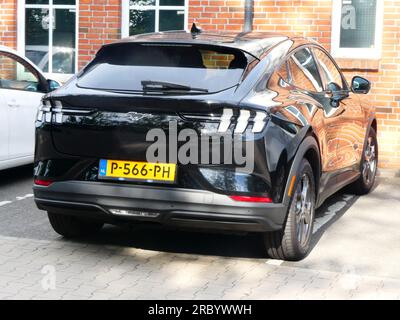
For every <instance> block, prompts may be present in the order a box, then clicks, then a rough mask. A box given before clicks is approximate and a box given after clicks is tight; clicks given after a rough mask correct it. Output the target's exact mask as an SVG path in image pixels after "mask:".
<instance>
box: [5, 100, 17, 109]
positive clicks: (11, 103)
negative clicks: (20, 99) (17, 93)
mask: <svg viewBox="0 0 400 320" xmlns="http://www.w3.org/2000/svg"><path fill="white" fill-rule="evenodd" d="M7 105H8V106H9V107H10V108H19V106H20V105H19V104H18V103H17V101H16V100H14V99H13V100H10V101H8V102H7Z"/></svg>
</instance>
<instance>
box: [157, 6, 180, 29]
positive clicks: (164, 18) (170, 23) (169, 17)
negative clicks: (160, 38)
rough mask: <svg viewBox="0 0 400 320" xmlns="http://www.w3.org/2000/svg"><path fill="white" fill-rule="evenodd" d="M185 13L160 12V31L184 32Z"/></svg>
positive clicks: (175, 11)
mask: <svg viewBox="0 0 400 320" xmlns="http://www.w3.org/2000/svg"><path fill="white" fill-rule="evenodd" d="M184 18H185V11H183V10H160V31H167V30H183V29H184V24H185V21H184V20H185V19H184Z"/></svg>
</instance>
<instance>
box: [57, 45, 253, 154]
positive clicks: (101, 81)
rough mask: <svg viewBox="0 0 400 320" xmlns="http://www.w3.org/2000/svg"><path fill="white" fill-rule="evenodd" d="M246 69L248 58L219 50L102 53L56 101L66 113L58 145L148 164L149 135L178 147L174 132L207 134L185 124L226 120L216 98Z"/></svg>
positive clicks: (144, 48)
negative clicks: (157, 133) (159, 136)
mask: <svg viewBox="0 0 400 320" xmlns="http://www.w3.org/2000/svg"><path fill="white" fill-rule="evenodd" d="M246 66H247V59H246V57H245V55H244V53H242V52H241V51H239V50H237V49H228V48H221V47H218V46H200V45H199V46H197V45H191V44H162V45H160V44H152V43H143V44H140V43H139V44H137V43H124V44H118V45H111V46H108V47H103V49H101V51H100V52H99V53H98V54H97V56H96V58H95V60H94V61H93V62H92V63H91V64H89V65H88V67H87V68H86V70H85V71H84V72H83V74H81V75H80V77H79V78H77V79H76V82H72V83H70V84H69V86H68V87H65V90H62V89H61V90H60V91H59V92H58V96H57V97H54V98H53V99H55V100H56V101H52V102H53V105H56V104H57V103H58V104H59V105H60V106H62V111H61V112H62V116H61V115H60V114H59V115H58V117H57V116H56V117H53V128H52V136H53V142H54V146H55V148H56V149H57V150H58V151H59V152H60V153H64V154H70V155H77V156H82V157H91V158H103V159H121V160H130V159H132V160H138V161H145V160H146V150H147V148H148V146H149V145H151V144H152V141H146V136H147V133H148V132H149V131H150V130H151V129H159V130H162V131H163V132H166V133H168V134H167V135H169V134H171V135H170V137H171V139H166V142H165V143H166V144H168V143H169V140H171V141H174V140H176V137H174V135H176V132H177V130H178V131H180V130H181V129H183V128H194V129H195V130H204V129H209V128H202V127H201V125H198V124H196V122H194V121H186V120H185V119H187V118H189V117H190V116H194V117H195V116H196V115H197V117H199V116H202V117H203V118H204V117H213V116H214V117H215V116H217V115H218V112H219V113H222V109H223V107H225V106H224V105H222V104H221V103H220V102H215V101H213V98H212V97H213V95H212V94H214V93H216V92H221V91H228V90H230V91H231V92H232V91H233V90H234V87H235V86H236V85H237V84H238V83H239V82H240V79H241V76H242V74H243V72H244V69H245V68H246ZM63 93H64V94H63ZM58 109H59V108H58ZM185 115H186V116H187V117H186V118H185ZM211 125H215V126H216V128H214V129H215V130H217V128H218V127H217V125H216V124H215V123H212V124H211ZM174 126H176V128H175V129H174ZM170 128H171V130H170ZM210 130H211V129H210ZM170 161H172V162H174V160H170Z"/></svg>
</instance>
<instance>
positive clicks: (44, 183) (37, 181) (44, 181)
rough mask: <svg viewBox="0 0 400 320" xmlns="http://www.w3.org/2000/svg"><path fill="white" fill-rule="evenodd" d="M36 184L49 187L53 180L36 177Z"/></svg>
mask: <svg viewBox="0 0 400 320" xmlns="http://www.w3.org/2000/svg"><path fill="white" fill-rule="evenodd" d="M34 183H35V185H37V186H42V187H48V186H49V185H51V184H52V183H53V181H50V180H42V179H35V180H34Z"/></svg>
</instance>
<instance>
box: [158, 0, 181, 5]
mask: <svg viewBox="0 0 400 320" xmlns="http://www.w3.org/2000/svg"><path fill="white" fill-rule="evenodd" d="M184 5H185V0H160V6H184Z"/></svg>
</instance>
